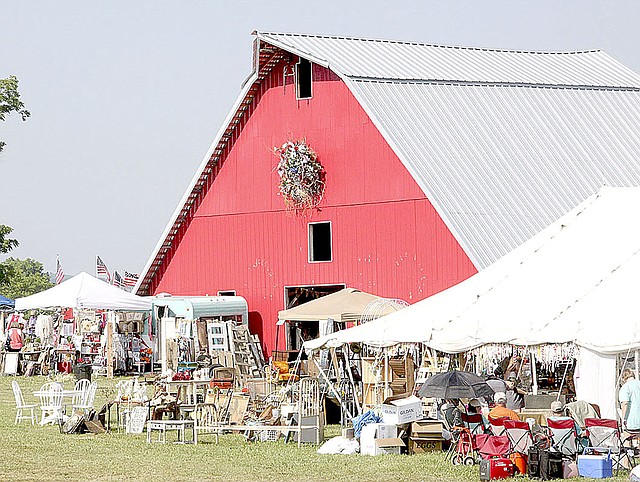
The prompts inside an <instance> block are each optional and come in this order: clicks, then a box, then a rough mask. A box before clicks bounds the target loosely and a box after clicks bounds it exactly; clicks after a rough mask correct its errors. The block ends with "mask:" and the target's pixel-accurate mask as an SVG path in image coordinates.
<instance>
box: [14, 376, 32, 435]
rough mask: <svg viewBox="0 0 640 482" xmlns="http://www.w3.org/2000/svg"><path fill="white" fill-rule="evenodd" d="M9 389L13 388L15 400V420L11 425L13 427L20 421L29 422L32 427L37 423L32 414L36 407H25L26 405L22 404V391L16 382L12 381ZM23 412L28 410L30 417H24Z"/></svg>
mask: <svg viewBox="0 0 640 482" xmlns="http://www.w3.org/2000/svg"><path fill="white" fill-rule="evenodd" d="M11 387H12V388H13V396H14V397H15V399H16V419H15V421H14V423H13V424H14V425H15V424H17V423H18V422H19V421H21V420H31V425H34V424H35V423H36V422H37V421H38V420H37V417H36V414H35V412H34V410H35V409H36V407H37V405H36V404H32V405H27V404H26V403H24V397H23V396H22V390H21V389H20V385H18V382H17V381H15V380H13V381H12V382H11ZM24 410H29V411H30V413H31V415H25V414H24V412H23V411H24Z"/></svg>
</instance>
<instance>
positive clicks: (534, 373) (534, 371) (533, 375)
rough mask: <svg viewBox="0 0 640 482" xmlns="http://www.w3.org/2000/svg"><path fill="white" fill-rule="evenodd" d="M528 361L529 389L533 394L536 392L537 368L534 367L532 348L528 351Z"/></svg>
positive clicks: (534, 360) (534, 357) (534, 356)
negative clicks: (529, 366) (529, 370)
mask: <svg viewBox="0 0 640 482" xmlns="http://www.w3.org/2000/svg"><path fill="white" fill-rule="evenodd" d="M529 363H530V364H531V378H532V384H531V391H532V392H533V394H534V395H537V394H538V368H537V367H536V354H535V353H534V351H533V348H532V349H531V350H530V351H529Z"/></svg>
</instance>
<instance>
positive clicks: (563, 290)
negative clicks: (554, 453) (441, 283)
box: [305, 188, 640, 354]
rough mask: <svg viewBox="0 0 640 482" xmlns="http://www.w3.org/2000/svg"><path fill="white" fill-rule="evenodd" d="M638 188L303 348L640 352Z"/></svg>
mask: <svg viewBox="0 0 640 482" xmlns="http://www.w3.org/2000/svg"><path fill="white" fill-rule="evenodd" d="M639 210H640V188H602V189H601V190H600V191H599V192H598V193H597V194H595V195H593V196H591V197H590V198H588V199H587V200H586V201H584V202H583V203H582V204H580V205H579V206H578V207H576V208H575V209H574V210H572V211H571V212H569V213H568V214H566V215H564V216H562V218H560V219H559V220H558V221H556V222H555V223H553V224H552V225H551V226H549V227H547V228H545V229H544V230H542V231H541V232H540V233H539V234H537V235H536V236H534V237H533V238H531V239H530V240H529V241H527V242H525V243H524V244H522V245H521V246H519V247H518V248H516V249H514V250H513V251H512V252H510V253H509V254H507V255H506V256H504V257H503V258H502V259H500V260H499V261H497V262H496V263H494V264H493V265H491V266H489V267H487V268H486V269H484V270H482V271H481V272H479V273H477V274H476V275H474V276H472V277H471V278H469V279H468V280H466V281H463V282H462V283H460V284H458V285H456V286H454V287H452V288H449V289H448V290H445V291H443V292H441V293H438V294H436V295H434V296H432V297H430V298H427V299H425V300H422V301H420V302H418V303H415V304H414V305H411V306H409V307H407V308H405V309H403V310H400V311H397V312H395V313H392V314H390V315H388V316H385V317H383V318H380V319H378V320H374V321H371V322H369V323H367V324H365V325H361V326H358V327H355V328H351V329H349V330H344V331H341V332H337V333H333V334H331V335H327V336H325V337H322V338H319V339H316V340H311V341H309V342H307V343H305V348H306V349H308V350H313V349H316V348H319V347H321V346H324V345H332V346H336V345H340V344H342V343H348V342H355V341H358V342H364V343H370V344H379V345H388V344H394V343H399V342H423V343H426V344H427V345H429V346H430V347H432V348H435V349H438V350H441V351H444V352H448V353H458V352H463V351H467V350H469V349H472V348H474V347H477V346H480V345H483V344H487V343H511V344H519V345H536V344H543V343H552V342H557V343H559V342H569V341H573V342H575V343H576V344H578V345H581V346H583V347H586V348H588V349H590V350H592V351H594V352H596V353H600V354H613V353H619V352H624V351H627V350H631V349H637V348H640V296H638V288H640V286H639V285H640V283H639V281H638V280H639V279H640V216H639V215H638V214H639V213H638V211H639Z"/></svg>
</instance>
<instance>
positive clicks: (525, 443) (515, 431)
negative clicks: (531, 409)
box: [503, 418, 533, 455]
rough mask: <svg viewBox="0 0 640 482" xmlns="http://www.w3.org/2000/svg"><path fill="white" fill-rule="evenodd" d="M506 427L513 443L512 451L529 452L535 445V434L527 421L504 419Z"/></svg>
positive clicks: (510, 441)
mask: <svg viewBox="0 0 640 482" xmlns="http://www.w3.org/2000/svg"><path fill="white" fill-rule="evenodd" d="M503 425H504V429H505V432H506V434H507V437H508V438H509V443H510V444H511V452H518V453H520V454H525V455H526V454H528V453H529V448H531V446H532V445H533V434H532V433H531V427H529V424H528V423H527V422H522V421H520V420H511V419H509V418H508V419H506V420H504V421H503Z"/></svg>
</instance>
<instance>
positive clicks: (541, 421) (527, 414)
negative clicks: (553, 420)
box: [518, 409, 549, 427]
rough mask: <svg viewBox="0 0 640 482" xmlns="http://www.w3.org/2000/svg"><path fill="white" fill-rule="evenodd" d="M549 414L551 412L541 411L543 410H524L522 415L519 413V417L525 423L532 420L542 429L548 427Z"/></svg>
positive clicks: (521, 411) (521, 412)
mask: <svg viewBox="0 0 640 482" xmlns="http://www.w3.org/2000/svg"><path fill="white" fill-rule="evenodd" d="M547 413H549V410H545V409H541V410H534V409H529V410H527V409H524V410H520V413H518V416H519V417H520V420H522V421H523V422H525V421H526V420H527V419H528V418H532V419H534V420H535V421H536V423H537V424H538V425H540V426H541V427H546V426H547Z"/></svg>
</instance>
